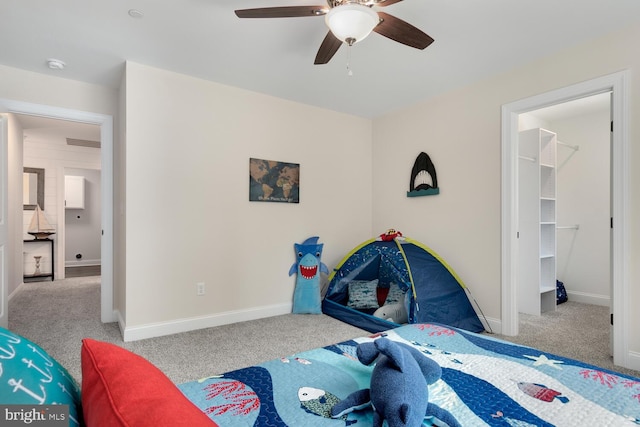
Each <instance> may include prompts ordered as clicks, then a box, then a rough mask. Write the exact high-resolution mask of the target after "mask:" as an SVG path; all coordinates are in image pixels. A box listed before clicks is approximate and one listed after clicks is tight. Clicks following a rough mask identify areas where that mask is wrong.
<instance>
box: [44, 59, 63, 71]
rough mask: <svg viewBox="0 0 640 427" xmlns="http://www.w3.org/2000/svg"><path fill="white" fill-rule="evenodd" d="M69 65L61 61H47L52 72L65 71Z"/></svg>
mask: <svg viewBox="0 0 640 427" xmlns="http://www.w3.org/2000/svg"><path fill="white" fill-rule="evenodd" d="M66 65H67V64H65V63H64V61H61V60H59V59H54V58H49V59H47V66H48V67H49V68H51V69H52V70H63V69H64V67H65V66H66Z"/></svg>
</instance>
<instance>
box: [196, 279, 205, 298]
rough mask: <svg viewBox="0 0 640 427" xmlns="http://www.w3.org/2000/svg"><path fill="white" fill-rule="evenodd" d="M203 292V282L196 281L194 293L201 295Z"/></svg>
mask: <svg viewBox="0 0 640 427" xmlns="http://www.w3.org/2000/svg"><path fill="white" fill-rule="evenodd" d="M204 294H205V288H204V282H198V283H196V295H198V296H202V295H204Z"/></svg>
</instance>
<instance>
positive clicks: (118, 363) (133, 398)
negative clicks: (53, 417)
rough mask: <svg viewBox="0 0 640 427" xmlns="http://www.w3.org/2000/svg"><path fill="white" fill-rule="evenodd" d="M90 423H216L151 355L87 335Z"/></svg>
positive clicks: (85, 402) (124, 426)
mask: <svg viewBox="0 0 640 427" xmlns="http://www.w3.org/2000/svg"><path fill="white" fill-rule="evenodd" d="M81 356H82V392H81V396H82V407H83V414H84V421H85V423H86V425H87V427H96V426H100V427H105V426H110V427H111V426H113V427H144V426H150V427H162V426H167V427H175V426H184V427H193V426H207V427H212V426H216V424H215V423H214V422H213V421H212V420H211V419H210V418H209V417H208V416H207V415H205V414H204V413H203V412H202V411H201V410H200V409H198V407H197V406H195V405H194V404H193V403H191V401H189V399H187V398H186V397H185V396H184V394H182V392H181V391H180V390H179V389H178V388H177V387H176V386H175V385H174V384H173V382H171V380H170V379H169V378H167V376H166V375H165V374H163V373H162V372H161V371H160V370H159V369H158V368H156V367H155V366H153V364H151V363H150V362H149V361H147V360H146V359H144V358H142V357H141V356H138V355H137V354H133V353H131V352H130V351H128V350H125V349H124V348H122V347H118V346H116V345H113V344H109V343H106V342H101V341H95V340H92V339H84V340H82V353H81Z"/></svg>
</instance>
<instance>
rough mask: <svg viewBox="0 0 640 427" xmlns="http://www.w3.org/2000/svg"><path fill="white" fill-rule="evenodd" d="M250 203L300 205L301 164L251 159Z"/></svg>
mask: <svg viewBox="0 0 640 427" xmlns="http://www.w3.org/2000/svg"><path fill="white" fill-rule="evenodd" d="M249 201H252V202H280V203H300V164H298V163H289V162H280V161H275V160H264V159H255V158H250V159H249Z"/></svg>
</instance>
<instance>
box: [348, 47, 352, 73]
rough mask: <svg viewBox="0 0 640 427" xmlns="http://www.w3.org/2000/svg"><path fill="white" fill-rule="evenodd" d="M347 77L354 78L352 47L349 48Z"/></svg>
mask: <svg viewBox="0 0 640 427" xmlns="http://www.w3.org/2000/svg"><path fill="white" fill-rule="evenodd" d="M347 76H349V77H351V76H353V71H352V70H351V45H349V46H348V48H347Z"/></svg>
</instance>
